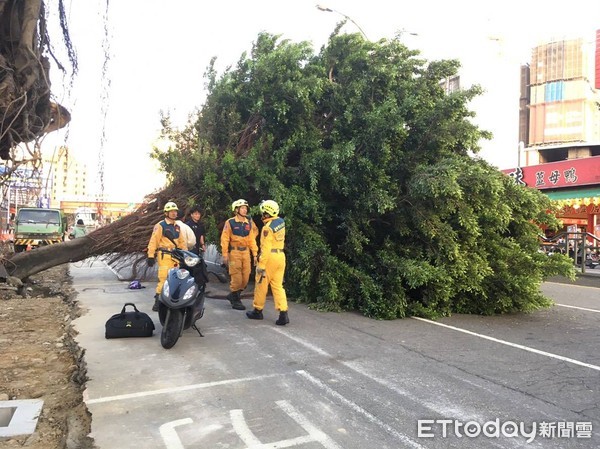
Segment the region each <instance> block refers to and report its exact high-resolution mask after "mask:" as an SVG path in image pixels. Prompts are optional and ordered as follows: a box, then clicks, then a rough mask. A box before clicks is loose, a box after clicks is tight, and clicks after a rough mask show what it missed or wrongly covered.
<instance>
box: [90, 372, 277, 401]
mask: <svg viewBox="0 0 600 449" xmlns="http://www.w3.org/2000/svg"><path fill="white" fill-rule="evenodd" d="M277 376H283V374H265V375H263V376H252V377H242V378H240V379H228V380H219V381H216V382H206V383H203V384H193V385H184V386H182V387H172V388H161V389H159V390H149V391H140V392H138V393H129V394H120V395H116V396H105V397H103V398H96V399H85V398H84V399H85V402H86V404H101V403H104V402H112V401H122V400H124V399H135V398H143V397H147V396H155V395H158V394H171V393H181V392H182V391H190V390H199V389H201V388H211V387H218V386H221V385H231V384H236V383H240V382H251V381H255V380H262V379H268V378H271V377H277Z"/></svg>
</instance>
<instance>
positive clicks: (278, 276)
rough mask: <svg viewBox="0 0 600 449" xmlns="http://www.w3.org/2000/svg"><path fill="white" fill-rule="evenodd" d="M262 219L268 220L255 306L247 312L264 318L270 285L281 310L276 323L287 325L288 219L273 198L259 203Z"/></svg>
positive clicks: (255, 291)
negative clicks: (286, 248) (286, 227)
mask: <svg viewBox="0 0 600 449" xmlns="http://www.w3.org/2000/svg"><path fill="white" fill-rule="evenodd" d="M259 208H260V212H261V214H262V221H263V223H264V224H265V225H264V227H263V230H262V235H261V237H260V256H259V257H258V265H257V266H256V285H255V287H254V302H253V303H252V305H253V306H254V310H252V311H251V312H246V316H247V317H248V318H250V319H251V320H262V319H263V313H262V311H263V309H264V307H265V301H266V299H267V291H268V289H269V287H271V292H272V293H273V300H274V301H275V310H279V318H278V319H277V321H275V324H277V325H279V326H285V325H286V324H288V323H289V322H290V319H289V317H288V303H287V297H286V294H285V289H284V288H283V274H284V272H285V253H284V252H283V247H284V244H285V221H284V220H283V218H281V217H278V215H279V205H278V204H277V203H276V202H275V201H273V200H267V201H263V202H262V203H260V206H259Z"/></svg>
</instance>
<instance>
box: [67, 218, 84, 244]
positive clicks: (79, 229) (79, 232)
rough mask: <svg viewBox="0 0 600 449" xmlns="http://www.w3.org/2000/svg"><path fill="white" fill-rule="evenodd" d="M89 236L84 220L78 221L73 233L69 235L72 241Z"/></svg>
mask: <svg viewBox="0 0 600 449" xmlns="http://www.w3.org/2000/svg"><path fill="white" fill-rule="evenodd" d="M86 235H87V228H86V227H85V225H84V224H83V220H82V219H81V218H80V219H79V220H77V224H76V225H75V226H73V229H72V230H71V233H70V234H69V238H70V239H77V238H79V237H83V236H86Z"/></svg>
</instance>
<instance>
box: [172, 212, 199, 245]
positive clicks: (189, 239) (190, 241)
mask: <svg viewBox="0 0 600 449" xmlns="http://www.w3.org/2000/svg"><path fill="white" fill-rule="evenodd" d="M182 219H183V212H182V211H180V210H179V211H177V220H175V223H177V225H179V228H180V229H181V233H182V234H183V239H184V240H185V247H184V249H186V250H188V251H193V249H194V248H195V247H196V234H194V231H193V230H192V228H190V227H189V226H188V225H187V224H186V223H184V222H183V221H182Z"/></svg>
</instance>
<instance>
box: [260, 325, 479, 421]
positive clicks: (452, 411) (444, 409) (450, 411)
mask: <svg viewBox="0 0 600 449" xmlns="http://www.w3.org/2000/svg"><path fill="white" fill-rule="evenodd" d="M269 329H271V330H274V331H275V332H278V333H280V334H282V335H285V336H286V337H287V338H289V339H290V340H293V341H295V342H296V343H298V344H300V345H302V346H305V347H306V348H308V349H310V350H312V351H314V352H316V353H317V354H319V355H322V356H323V357H327V358H332V356H331V355H330V354H328V353H327V352H326V351H324V350H323V349H321V348H319V347H317V346H315V345H313V344H312V343H309V342H307V341H306V340H304V339H302V338H299V337H296V336H295V335H291V334H290V333H289V332H287V331H284V330H280V329H279V328H274V327H271V328H269ZM338 363H340V364H341V365H344V366H345V367H347V368H349V369H351V370H352V371H354V372H356V373H358V374H360V375H361V376H365V377H366V378H368V379H370V380H372V381H373V382H376V383H378V384H380V385H382V386H384V387H386V388H388V389H390V390H392V391H393V392H394V393H396V394H399V395H400V396H403V397H405V398H408V399H410V400H412V401H414V402H416V403H418V404H420V405H421V406H423V407H426V408H428V409H430V410H432V411H433V412H435V413H437V414H439V415H442V416H453V417H455V418H464V419H465V420H471V419H474V418H476V417H478V415H476V414H475V413H472V412H466V411H464V410H462V409H459V408H457V407H456V404H448V405H446V404H442V403H435V404H433V403H431V402H427V401H425V400H424V399H423V398H422V397H419V396H416V395H414V394H412V393H410V392H409V391H407V390H403V389H401V388H399V387H398V386H397V385H394V384H392V383H391V382H389V381H387V380H384V379H380V378H378V377H375V376H373V375H372V374H371V373H369V372H367V371H365V370H364V369H363V368H362V367H361V366H359V365H358V364H357V363H355V362H347V361H343V360H338Z"/></svg>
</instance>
